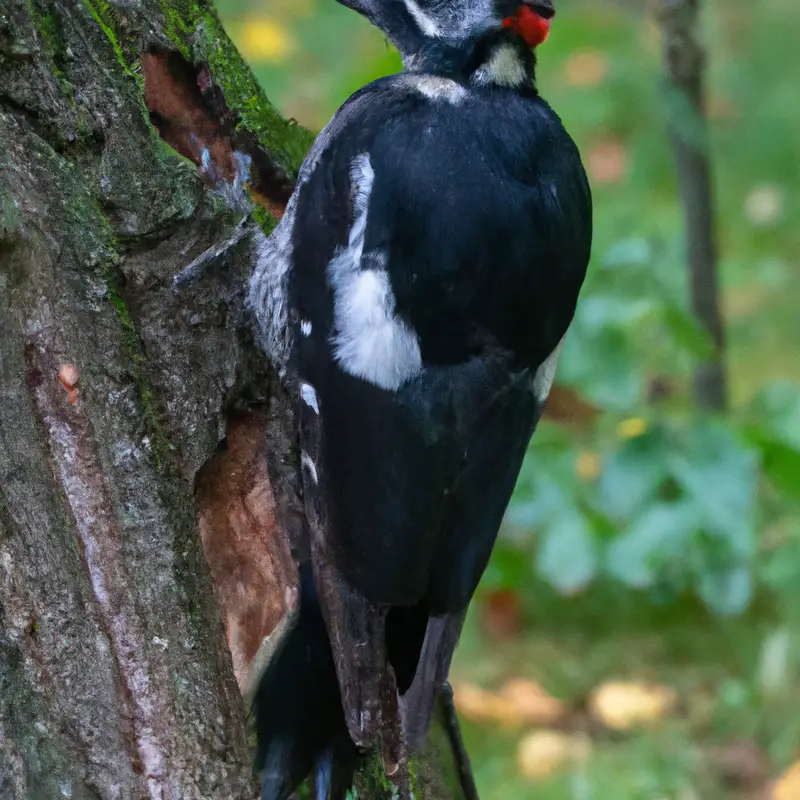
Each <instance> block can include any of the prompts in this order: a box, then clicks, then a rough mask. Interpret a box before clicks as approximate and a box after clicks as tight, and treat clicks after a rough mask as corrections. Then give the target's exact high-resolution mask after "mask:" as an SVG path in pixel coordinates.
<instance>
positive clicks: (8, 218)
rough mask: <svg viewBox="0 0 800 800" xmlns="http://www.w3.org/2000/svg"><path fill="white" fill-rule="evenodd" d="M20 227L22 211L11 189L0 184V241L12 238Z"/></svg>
mask: <svg viewBox="0 0 800 800" xmlns="http://www.w3.org/2000/svg"><path fill="white" fill-rule="evenodd" d="M21 227H22V212H21V211H20V210H19V206H18V205H17V202H16V201H15V200H14V195H13V194H12V193H11V189H9V188H8V187H7V186H0V242H1V241H3V239H12V238H14V237H15V236H16V234H17V232H18V231H19V230H20V228H21Z"/></svg>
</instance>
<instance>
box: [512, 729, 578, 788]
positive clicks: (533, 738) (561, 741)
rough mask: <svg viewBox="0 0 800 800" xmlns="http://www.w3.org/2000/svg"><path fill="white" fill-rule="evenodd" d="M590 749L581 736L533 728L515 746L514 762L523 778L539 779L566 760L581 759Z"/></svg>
mask: <svg viewBox="0 0 800 800" xmlns="http://www.w3.org/2000/svg"><path fill="white" fill-rule="evenodd" d="M590 752H591V746H590V744H589V741H588V739H587V738H586V737H584V736H575V735H570V734H567V733H559V732H558V731H534V732H533V733H531V734H528V735H527V736H526V737H525V738H524V739H523V740H522V741H521V742H520V743H519V746H518V747H517V766H518V767H519V771H520V772H521V773H522V774H523V775H524V776H525V777H526V778H530V779H531V780H542V779H544V778H549V777H550V776H551V775H552V774H553V773H555V772H556V771H557V770H559V769H560V768H561V767H563V766H565V765H567V764H574V763H575V762H578V761H584V760H585V759H586V758H588V757H589V754H590Z"/></svg>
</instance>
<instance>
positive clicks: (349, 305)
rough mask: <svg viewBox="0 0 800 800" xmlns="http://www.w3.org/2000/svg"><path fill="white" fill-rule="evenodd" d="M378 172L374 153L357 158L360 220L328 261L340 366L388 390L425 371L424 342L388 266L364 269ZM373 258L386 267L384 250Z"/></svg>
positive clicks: (355, 181) (354, 174) (354, 176)
mask: <svg viewBox="0 0 800 800" xmlns="http://www.w3.org/2000/svg"><path fill="white" fill-rule="evenodd" d="M374 177H375V173H374V172H373V170H372V165H371V163H370V160H369V156H368V155H366V154H364V155H361V156H359V157H358V158H357V159H355V161H354V163H353V169H352V180H353V185H354V187H355V196H354V211H355V219H354V221H353V227H352V229H351V231H350V237H349V241H348V244H347V247H345V248H343V249H342V250H341V251H340V252H339V253H337V254H336V256H334V258H333V259H332V260H331V262H330V264H328V280H329V283H330V285H331V288H332V289H333V296H334V308H333V323H334V334H333V336H332V338H331V343H332V345H333V349H334V356H335V358H336V360H337V362H338V363H339V366H340V367H341V368H342V369H343V370H344V371H345V372H347V373H348V374H350V375H353V376H355V377H358V378H363V379H364V380H366V381H369V382H370V383H373V384H375V385H376V386H380V387H381V388H382V389H388V390H394V389H397V388H398V387H399V386H401V385H402V384H403V383H404V382H405V381H407V380H409V379H411V378H413V377H415V376H416V375H418V374H419V373H420V372H421V371H422V356H421V354H420V349H419V340H418V339H417V336H416V334H415V333H414V331H413V330H412V329H411V328H410V327H409V326H408V325H406V323H405V322H403V320H401V319H400V318H399V317H397V315H396V314H395V298H394V293H393V292H392V286H391V282H390V280H389V273H388V272H387V271H386V269H384V268H383V267H382V266H376V267H375V268H364V267H363V265H362V256H363V255H364V252H363V251H364V237H365V234H366V230H367V212H368V206H369V197H370V193H371V191H372V184H373V181H374ZM370 260H371V261H372V262H373V263H376V264H378V265H380V264H381V263H382V259H381V257H380V255H379V254H376V253H372V254H370Z"/></svg>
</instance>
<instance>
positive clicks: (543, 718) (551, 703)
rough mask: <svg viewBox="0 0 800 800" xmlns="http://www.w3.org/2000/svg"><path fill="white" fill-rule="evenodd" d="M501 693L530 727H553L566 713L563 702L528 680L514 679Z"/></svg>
mask: <svg viewBox="0 0 800 800" xmlns="http://www.w3.org/2000/svg"><path fill="white" fill-rule="evenodd" d="M500 693H501V694H502V695H503V697H506V698H507V699H509V700H511V702H513V703H514V705H515V706H516V709H517V712H518V713H519V715H520V716H521V717H522V720H523V722H525V723H527V724H529V725H551V724H553V723H554V722H557V721H558V720H560V719H561V718H562V717H563V716H564V714H565V713H566V709H565V708H564V704H563V703H562V702H561V700H559V699H558V698H557V697H553V696H552V695H551V694H548V693H547V692H546V691H545V690H544V689H543V688H542V687H541V686H540V685H539V684H538V683H536V681H532V680H530V679H528V678H512V679H511V680H510V681H508V682H507V683H506V684H505V686H503V688H502V689H501V690H500Z"/></svg>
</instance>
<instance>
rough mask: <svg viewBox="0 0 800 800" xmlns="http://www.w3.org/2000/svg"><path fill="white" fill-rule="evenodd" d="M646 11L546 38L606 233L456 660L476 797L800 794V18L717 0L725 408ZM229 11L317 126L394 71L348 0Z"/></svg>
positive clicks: (277, 89) (267, 2)
mask: <svg viewBox="0 0 800 800" xmlns="http://www.w3.org/2000/svg"><path fill="white" fill-rule="evenodd" d="M645 5H646V4H644V3H640V4H636V3H622V2H612V1H611V0H560V2H559V3H558V17H557V18H556V20H555V23H554V26H553V33H552V36H551V38H550V40H549V41H548V42H547V43H546V45H544V46H543V47H542V48H541V51H540V65H539V82H540V88H541V91H542V93H543V95H544V96H545V97H546V98H547V99H548V100H549V101H550V102H551V103H552V105H553V106H554V107H555V108H556V110H557V111H558V112H559V114H560V115H561V116H562V118H563V119H564V122H565V124H566V126H567V128H568V130H569V131H570V132H571V133H572V135H573V136H574V138H575V139H576V140H577V142H578V144H579V145H580V147H581V150H582V152H583V154H584V159H585V162H586V164H587V168H588V171H589V173H590V176H591V180H592V184H593V187H594V195H595V207H596V215H595V224H596V235H595V246H594V256H593V264H592V268H591V273H590V277H589V279H588V281H587V284H586V286H585V288H584V292H583V296H582V301H581V303H580V306H579V309H578V314H577V317H576V320H575V323H574V325H573V328H572V330H571V333H570V336H569V338H568V344H567V347H566V348H565V353H564V356H563V357H562V361H561V365H560V368H559V374H558V386H557V389H556V390H555V391H554V395H553V397H552V403H551V412H550V415H549V418H548V419H547V420H546V421H545V422H544V423H543V424H542V425H541V426H540V429H539V432H538V434H537V436H536V437H535V439H534V443H533V445H532V447H531V450H530V454H529V457H528V460H527V462H526V465H525V468H524V471H523V474H522V477H521V480H520V482H519V485H518V487H517V490H516V493H515V497H514V501H513V504H512V507H511V508H510V510H509V513H508V515H507V519H506V523H505V526H504V530H503V533H502V536H501V540H500V542H499V543H498V546H497V548H496V551H495V554H494V557H493V561H492V564H491V566H490V568H489V570H488V572H487V574H486V576H485V578H484V580H483V583H482V585H481V588H480V590H479V596H478V597H477V598H476V602H475V603H474V605H473V608H472V612H471V616H470V620H469V623H468V626H467V630H466V633H465V636H464V641H463V643H462V646H461V648H460V650H459V653H458V656H457V663H456V665H455V667H454V674H453V678H454V684H455V688H456V693H457V699H458V703H459V706H460V710H461V714H462V717H463V718H464V720H465V723H464V724H465V734H466V737H467V744H468V747H469V750H470V752H471V754H472V758H473V765H474V768H475V773H476V779H477V781H478V785H479V788H480V790H481V796H482V797H483V798H485V800H500V798H511V797H513V798H528V797H530V798H534V797H542V798H548V800H551V799H552V800H561V799H562V798H564V800H567V799H569V800H611V799H612V798H613V799H614V800H625V799H626V798H631V799H633V800H638V798H642V799H643V800H667V799H668V798H669V799H670V800H673V799H674V800H698V799H700V798H702V800H706V798H708V799H709V800H713V799H714V798H747V799H748V800H756V798H759V800H766V798H775V800H797V799H798V798H800V83H799V82H798V76H797V73H796V71H795V70H796V67H794V66H793V64H795V63H796V58H797V48H798V45H799V44H800V13H798V7H797V2H796V0H709V1H708V2H706V3H705V4H703V5H704V9H703V17H702V23H703V26H702V36H703V38H704V40H705V42H706V44H707V46H708V50H709V57H710V62H709V70H710V73H709V86H708V113H709V117H710V122H711V128H712V130H711V152H712V158H713V161H714V182H715V190H716V197H717V201H718V234H719V242H720V268H721V276H722V298H721V303H722V307H723V311H724V316H725V321H726V326H727V337H728V350H727V354H726V358H727V364H728V368H729V379H730V410H729V411H728V412H727V414H726V415H725V416H711V415H708V414H704V413H701V412H699V411H698V410H697V409H696V408H693V403H692V396H691V385H690V375H691V367H692V364H693V362H694V361H695V359H697V358H701V357H703V356H704V355H706V354H707V353H708V352H709V348H710V344H709V341H708V340H707V337H706V336H705V335H704V333H703V331H702V329H701V328H700V326H699V325H698V324H697V322H696V321H695V320H694V319H693V317H692V315H691V313H690V312H689V310H688V308H689V307H688V302H687V270H686V265H685V257H684V242H683V230H682V217H681V209H680V205H679V202H678V196H677V188H676V178H675V169H674V165H673V162H672V158H671V153H670V149H669V143H668V139H667V136H666V131H665V119H666V116H667V115H668V114H670V113H673V112H674V104H673V103H671V102H670V95H669V92H667V91H665V87H664V82H663V78H662V74H663V69H662V53H661V51H662V47H661V39H660V34H659V29H658V26H657V24H656V21H655V20H654V18H653V17H652V15H650V14H648V13H647V12H646V11H645V10H644V7H645ZM218 7H219V11H220V13H221V15H222V18H223V21H224V23H225V25H226V28H227V30H228V31H229V32H230V34H231V35H232V37H233V39H234V41H235V42H236V43H237V44H238V46H239V48H240V49H241V50H242V52H243V54H244V55H245V57H246V58H247V59H248V60H249V62H250V63H251V64H252V66H253V67H254V69H255V71H256V74H257V75H258V77H259V79H260V80H261V81H262V83H263V85H264V87H265V88H266V91H267V94H268V96H269V97H270V98H271V100H272V101H273V102H274V103H275V104H276V105H277V106H278V107H279V108H280V109H281V111H282V112H283V113H284V114H285V115H287V116H290V117H294V118H296V119H297V120H298V121H299V122H301V123H302V124H304V125H305V126H307V127H309V128H311V129H312V130H314V131H316V130H318V129H319V128H321V127H322V126H323V125H324V124H325V123H326V122H327V120H328V119H329V117H330V116H331V114H332V113H333V112H334V111H335V109H336V108H337V107H338V106H339V105H340V104H341V103H342V102H343V101H344V100H345V99H346V97H347V96H348V95H349V94H350V93H351V92H352V91H354V90H355V89H357V88H358V87H360V86H362V85H363V84H365V83H366V82H368V81H370V80H372V79H373V78H376V77H379V76H381V75H384V74H387V73H389V72H394V71H397V70H398V69H399V60H398V58H397V56H396V54H395V52H394V51H393V50H392V49H391V48H390V47H389V46H388V45H387V43H386V42H385V40H384V39H383V37H382V35H381V34H380V33H378V32H377V31H376V30H374V29H372V28H371V27H370V26H369V25H368V24H367V23H366V22H365V21H364V20H362V19H361V18H359V17H358V16H357V15H356V14H354V13H352V12H350V11H348V10H346V9H344V8H342V7H340V6H338V5H337V4H336V3H335V2H334V0H218ZM442 191H443V192H444V191H446V187H442ZM490 477H491V476H487V480H489V479H490ZM793 765H796V766H793Z"/></svg>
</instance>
